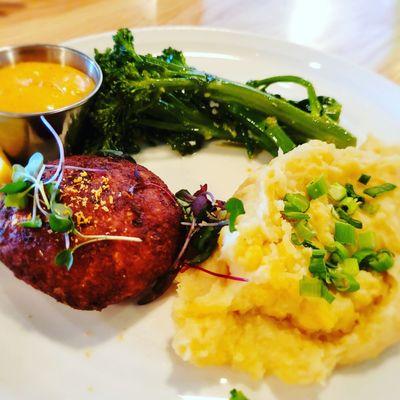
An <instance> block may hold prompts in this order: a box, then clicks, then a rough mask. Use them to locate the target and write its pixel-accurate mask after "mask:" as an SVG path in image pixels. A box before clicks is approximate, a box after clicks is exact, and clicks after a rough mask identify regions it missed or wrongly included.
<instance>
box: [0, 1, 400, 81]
mask: <svg viewBox="0 0 400 400" xmlns="http://www.w3.org/2000/svg"><path fill="white" fill-rule="evenodd" d="M149 25H203V26H213V27H223V28H230V29H239V30H246V31H250V32H255V33H261V34H263V35H267V36H272V37H277V38H280V39H284V40H289V41H292V42H296V43H300V44H304V45H307V46H311V47H314V48H317V49H321V50H323V51H325V52H328V53H331V54H336V55H339V56H342V57H344V58H346V59H348V60H350V61H353V62H355V63H357V64H360V65H363V66H365V67H367V68H370V69H374V70H376V71H378V72H380V73H382V74H383V75H385V76H386V77H388V78H389V79H392V80H394V81H396V82H398V83H400V2H399V1H396V0H0V46H5V45H14V44H20V43H33V42H42V43H43V42H47V43H57V42H62V41H64V40H67V39H71V38H73V37H77V36H82V35H89V34H94V33H98V32H102V31H108V30H115V29H117V28H119V27H122V26H128V27H142V26H149Z"/></svg>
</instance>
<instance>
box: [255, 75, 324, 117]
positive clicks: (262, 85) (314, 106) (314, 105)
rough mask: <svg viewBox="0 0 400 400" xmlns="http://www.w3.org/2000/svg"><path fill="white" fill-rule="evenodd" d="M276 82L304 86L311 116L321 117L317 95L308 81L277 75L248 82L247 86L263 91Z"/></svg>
mask: <svg viewBox="0 0 400 400" xmlns="http://www.w3.org/2000/svg"><path fill="white" fill-rule="evenodd" d="M278 82H291V83H296V84H298V85H300V86H304V87H305V88H306V89H307V94H308V101H309V102H310V108H311V114H312V115H321V111H322V107H321V104H320V102H319V100H318V97H317V93H316V92H315V89H314V86H313V84H312V83H311V82H310V81H306V80H305V79H303V78H300V77H299V76H295V75H278V76H272V77H270V78H265V79H261V80H255V81H249V82H247V85H249V86H252V87H255V88H258V89H259V90H262V91H265V90H266V89H267V88H268V86H270V85H272V84H273V83H278Z"/></svg>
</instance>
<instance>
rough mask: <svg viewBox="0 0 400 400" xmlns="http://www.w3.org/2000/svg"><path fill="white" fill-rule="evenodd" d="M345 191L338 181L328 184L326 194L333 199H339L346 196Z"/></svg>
mask: <svg viewBox="0 0 400 400" xmlns="http://www.w3.org/2000/svg"><path fill="white" fill-rule="evenodd" d="M346 194H347V191H346V188H345V187H344V186H342V185H341V184H340V183H334V184H333V185H331V186H329V189H328V195H329V197H331V198H332V199H333V200H335V201H340V200H342V199H344V198H345V197H346Z"/></svg>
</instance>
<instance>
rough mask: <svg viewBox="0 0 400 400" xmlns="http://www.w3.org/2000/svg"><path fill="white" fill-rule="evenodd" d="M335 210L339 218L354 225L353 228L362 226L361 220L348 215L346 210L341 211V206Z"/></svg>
mask: <svg viewBox="0 0 400 400" xmlns="http://www.w3.org/2000/svg"><path fill="white" fill-rule="evenodd" d="M335 211H336V213H337V215H338V217H339V218H340V219H342V220H343V221H345V222H347V223H348V224H350V225H352V226H354V228H357V229H361V228H362V227H363V224H362V222H361V221H359V220H358V219H354V218H352V217H350V215H349V214H347V212H345V211H343V210H342V209H341V208H336V209H335Z"/></svg>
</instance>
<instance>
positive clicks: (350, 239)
mask: <svg viewBox="0 0 400 400" xmlns="http://www.w3.org/2000/svg"><path fill="white" fill-rule="evenodd" d="M335 241H337V242H339V243H342V244H355V243H356V234H355V229H354V226H353V225H350V224H348V223H346V222H336V223H335Z"/></svg>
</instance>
